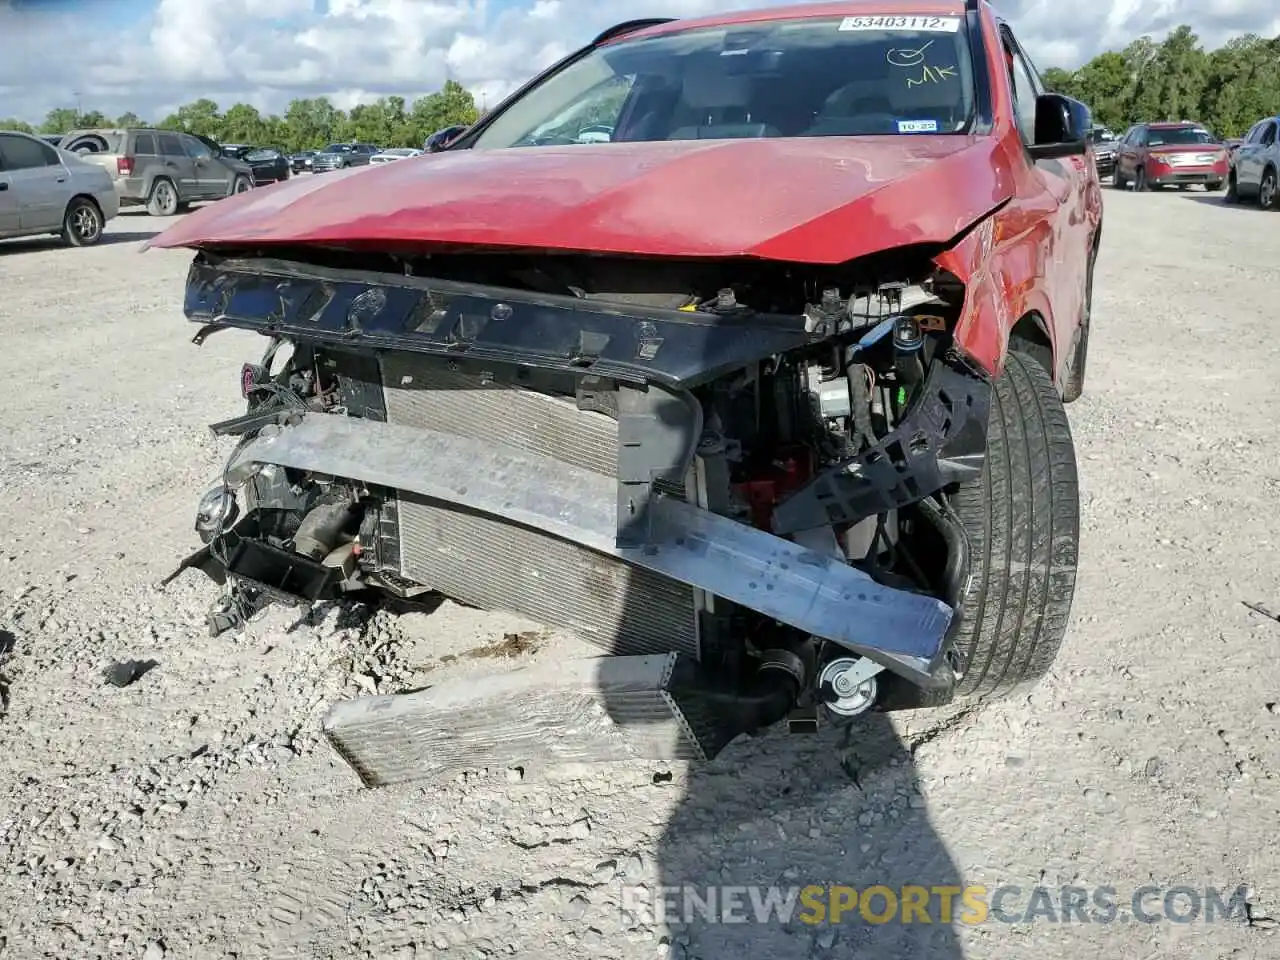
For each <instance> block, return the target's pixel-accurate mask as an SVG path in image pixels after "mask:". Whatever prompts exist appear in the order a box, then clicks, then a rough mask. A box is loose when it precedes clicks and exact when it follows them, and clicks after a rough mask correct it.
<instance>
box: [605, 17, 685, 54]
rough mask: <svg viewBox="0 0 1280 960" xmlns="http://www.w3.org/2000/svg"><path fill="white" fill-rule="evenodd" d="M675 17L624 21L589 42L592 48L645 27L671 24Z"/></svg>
mask: <svg viewBox="0 0 1280 960" xmlns="http://www.w3.org/2000/svg"><path fill="white" fill-rule="evenodd" d="M675 19H676V18H675V17H648V18H646V19H643V20H624V21H622V23H618V24H615V25H613V26H612V27H610V28H609V29H608V30H604V31H602V32H601V33H600V35H599V36H597V37H596V38H595V39H594V40H592V41H591V45H592V46H593V47H594V46H595V45H596V44H600V43H604V42H605V41H606V40H612V39H614V38H615V37H621V36H624V35H625V34H628V33H635V31H637V30H643V29H645V27H656V26H659V25H661V24H664V23H671V22H672V21H674V20H675Z"/></svg>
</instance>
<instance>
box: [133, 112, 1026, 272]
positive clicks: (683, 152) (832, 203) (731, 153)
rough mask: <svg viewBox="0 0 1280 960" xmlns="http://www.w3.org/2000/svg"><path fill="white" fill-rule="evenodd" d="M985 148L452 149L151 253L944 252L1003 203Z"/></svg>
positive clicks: (278, 204) (316, 190)
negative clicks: (321, 247) (917, 248)
mask: <svg viewBox="0 0 1280 960" xmlns="http://www.w3.org/2000/svg"><path fill="white" fill-rule="evenodd" d="M994 147H995V144H994V143H993V142H992V141H991V140H990V139H987V138H981V139H979V138H969V137H956V136H911V137H906V136H898V137H857V138H853V137H841V138H834V137H821V138H819V137H810V138H794V139H777V140H721V141H697V140H685V141H671V142H652V143H610V144H591V145H582V144H579V145H573V146H564V147H515V148H510V149H506V150H461V151H458V152H456V153H448V152H446V153H438V154H432V155H428V156H426V157H419V158H413V159H410V160H406V161H402V162H400V163H388V164H385V165H382V166H378V167H367V168H358V169H354V170H350V171H340V172H337V173H326V174H319V175H316V176H312V177H297V178H293V179H290V180H288V181H286V182H284V183H282V184H277V185H274V186H271V187H267V188H264V189H259V190H252V191H249V192H248V193H244V194H240V195H239V196H235V197H230V198H228V199H226V200H220V201H219V202H218V203H216V204H211V205H209V206H207V207H204V208H203V209H200V210H197V211H195V212H193V213H191V214H189V215H188V216H187V217H185V218H184V219H183V220H181V221H180V222H179V223H177V224H175V225H174V226H172V227H170V228H169V229H168V230H166V231H165V232H164V233H163V234H161V235H160V236H159V237H157V238H156V239H155V240H154V241H153V242H152V246H157V247H180V246H215V245H244V244H254V245H256V244H270V243H291V244H353V245H360V246H396V247H417V248H421V249H439V248H441V247H446V246H448V247H470V246H478V245H483V246H495V247H506V248H526V249H528V248H537V249H546V250H561V251H592V252H605V253H631V254H639V255H648V256H674V257H730V256H754V257H764V258H768V259H777V260H795V261H804V262H812V263H840V262H842V261H845V260H850V259H852V258H854V257H858V256H863V255H865V254H867V253H872V252H875V251H877V250H883V249H886V248H888V247H893V246H898V245H900V244H904V243H913V242H919V241H934V242H945V241H947V240H950V239H951V238H952V237H954V236H955V235H956V234H957V233H959V232H960V231H961V230H962V229H964V227H966V226H967V225H968V224H970V223H971V222H973V221H974V220H975V219H977V218H978V217H980V216H982V215H983V214H985V213H986V212H987V211H989V210H990V209H991V208H992V207H993V206H995V204H996V203H998V202H999V201H1000V200H1001V199H1003V197H1002V195H1001V194H1002V187H1001V184H1000V178H999V176H998V174H997V173H996V171H995V170H994V169H993V165H992V160H991V154H992V150H993V148H994ZM926 197H927V198H928V202H926V203H922V202H921V200H922V198H926Z"/></svg>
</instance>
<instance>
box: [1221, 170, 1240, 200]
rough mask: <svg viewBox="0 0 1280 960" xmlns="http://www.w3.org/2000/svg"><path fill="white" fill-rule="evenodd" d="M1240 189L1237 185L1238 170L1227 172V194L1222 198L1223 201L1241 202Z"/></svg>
mask: <svg viewBox="0 0 1280 960" xmlns="http://www.w3.org/2000/svg"><path fill="white" fill-rule="evenodd" d="M1239 201H1240V191H1239V188H1238V186H1237V185H1236V172H1235V171H1234V170H1232V171H1231V172H1230V173H1229V174H1227V195H1226V196H1225V197H1223V198H1222V202H1223V203H1239Z"/></svg>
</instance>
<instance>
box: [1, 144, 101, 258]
mask: <svg viewBox="0 0 1280 960" xmlns="http://www.w3.org/2000/svg"><path fill="white" fill-rule="evenodd" d="M119 212H120V200H119V197H117V196H116V190H115V185H114V184H113V183H112V181H111V177H110V175H109V174H108V173H107V171H106V170H103V169H102V167H100V166H98V165H96V164H92V163H85V162H84V161H82V160H80V159H78V158H77V157H75V156H73V155H71V154H69V153H66V152H65V151H62V150H58V149H57V148H56V147H53V146H51V145H50V144H48V143H46V142H45V141H44V140H43V139H41V138H40V137H33V136H30V135H28V134H25V133H18V132H16V131H8V130H6V131H0V238H3V239H8V238H10V237H27V236H35V235H38V234H42V233H52V234H56V235H58V236H61V237H62V239H63V241H64V242H65V243H67V244H69V245H70V246H73V247H88V246H92V245H93V244H95V243H97V242H98V241H99V240H101V239H102V231H103V230H104V229H105V228H106V225H107V221H108V220H110V219H111V218H112V217H114V216H115V215H116V214H117V213H119Z"/></svg>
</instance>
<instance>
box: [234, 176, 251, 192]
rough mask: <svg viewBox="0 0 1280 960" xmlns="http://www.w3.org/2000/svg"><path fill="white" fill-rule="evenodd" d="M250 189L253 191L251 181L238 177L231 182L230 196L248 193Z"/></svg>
mask: <svg viewBox="0 0 1280 960" xmlns="http://www.w3.org/2000/svg"><path fill="white" fill-rule="evenodd" d="M252 189H253V181H252V180H250V179H249V178H248V177H245V176H238V177H236V178H235V179H234V180H232V181H231V195H232V196H235V195H236V194H237V193H248V192H249V191H250V190H252Z"/></svg>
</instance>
